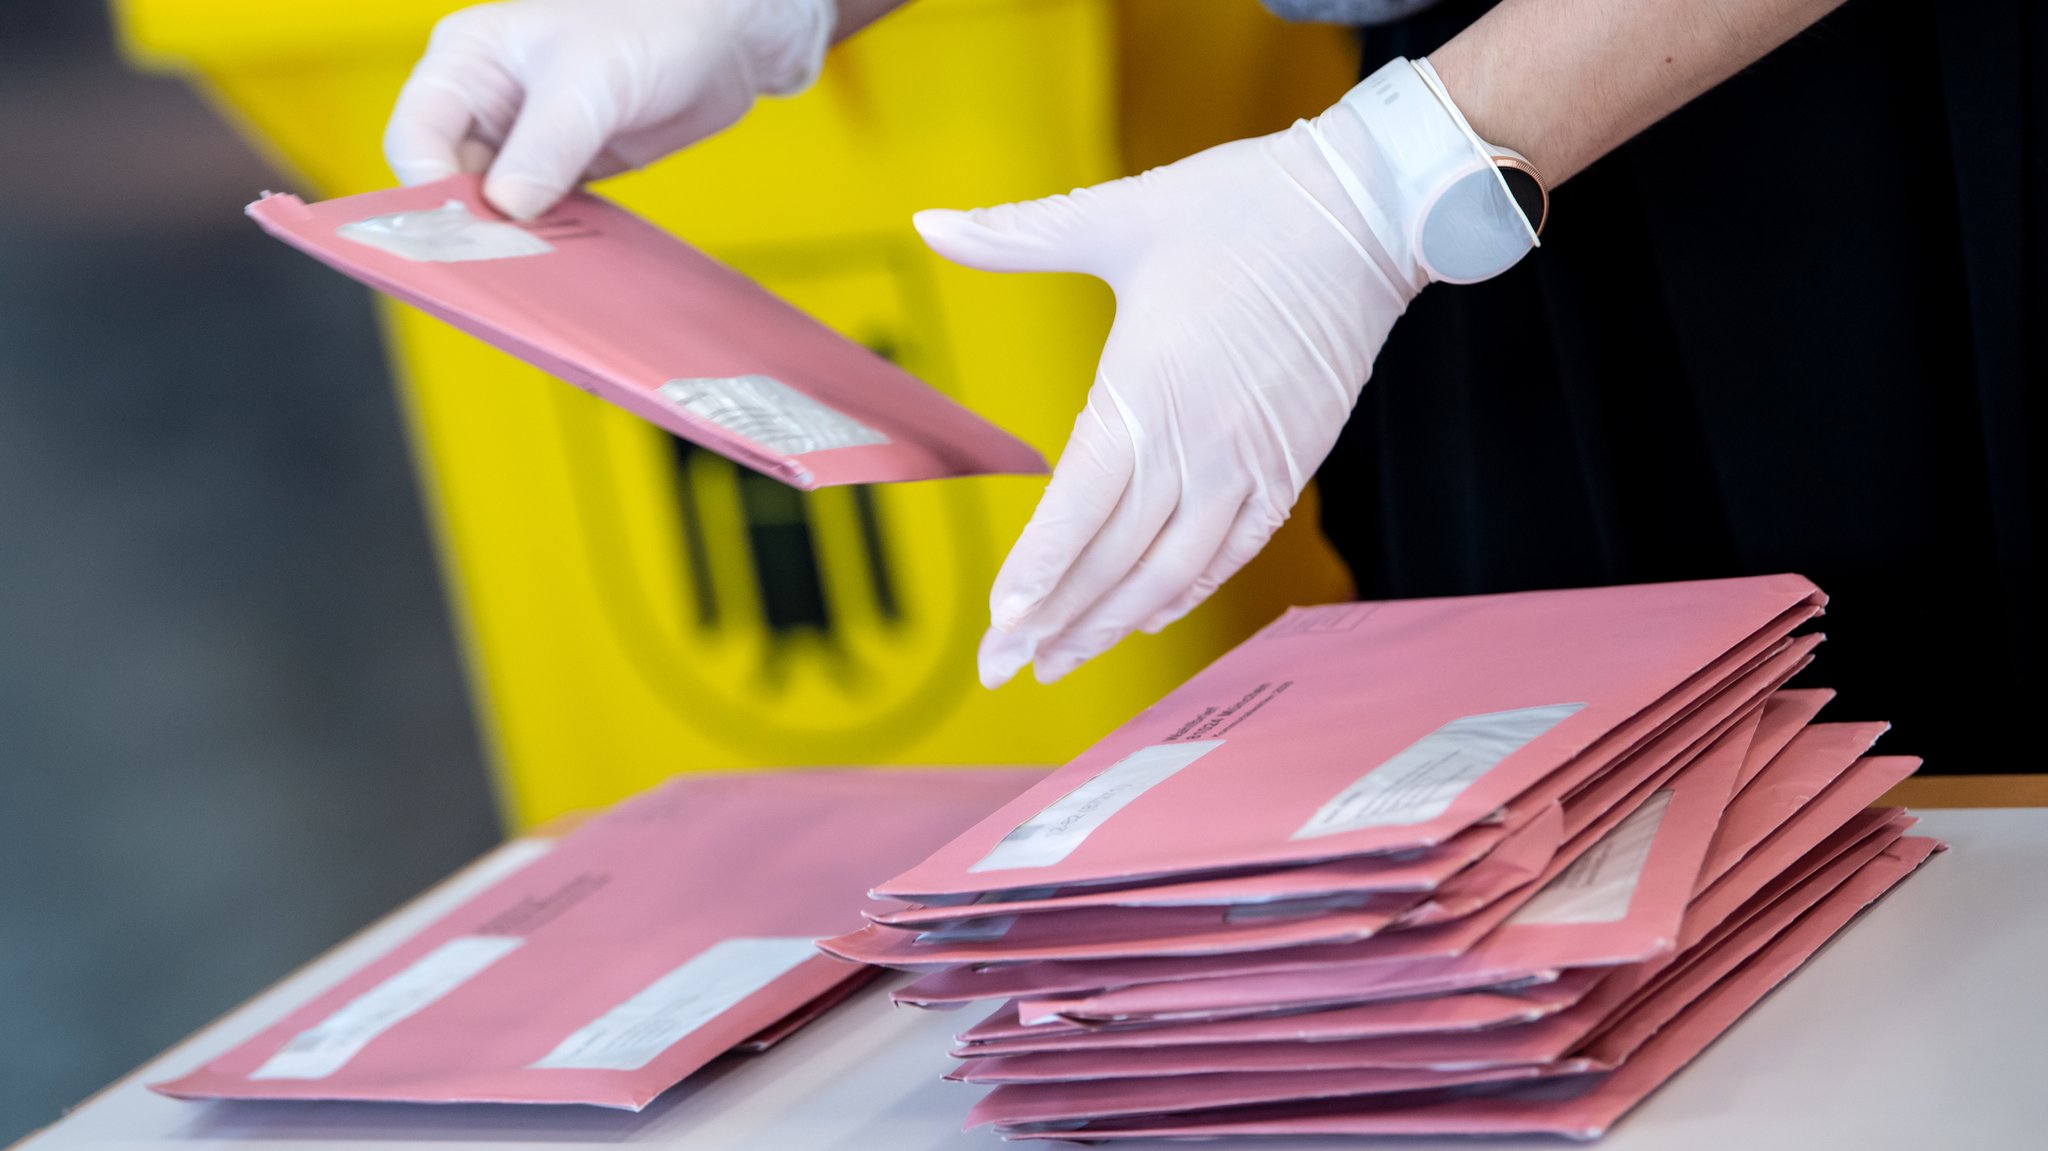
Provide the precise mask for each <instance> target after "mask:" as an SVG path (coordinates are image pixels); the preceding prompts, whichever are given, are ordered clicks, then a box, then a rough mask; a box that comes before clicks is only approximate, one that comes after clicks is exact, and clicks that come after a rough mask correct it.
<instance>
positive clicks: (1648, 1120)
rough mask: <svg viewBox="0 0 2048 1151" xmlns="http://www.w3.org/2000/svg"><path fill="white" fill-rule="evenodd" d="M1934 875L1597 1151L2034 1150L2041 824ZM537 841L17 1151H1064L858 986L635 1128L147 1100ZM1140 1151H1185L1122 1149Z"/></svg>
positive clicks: (1998, 834)
mask: <svg viewBox="0 0 2048 1151" xmlns="http://www.w3.org/2000/svg"><path fill="white" fill-rule="evenodd" d="M1923 814H1924V816H1925V822H1924V823H1922V824H1921V827H1920V829H1919V832H1918V833H1919V834H1927V835H1936V836H1939V837H1941V838H1943V839H1945V840H1947V841H1949V842H1950V843H1951V844H1953V845H1954V847H1955V850H1953V851H1950V852H1947V853H1944V854H1942V855H1938V856H1936V857H1935V858H1934V859H1933V860H1931V861H1930V862H1929V863H1928V864H1927V866H1926V867H1924V868H1923V869H1922V870H1921V871H1920V873H1919V874H1917V875H1915V876H1913V877H1912V878H1910V879H1909V880H1907V881H1906V883H1905V884H1904V885H1903V886H1902V887H1900V888H1899V889H1898V890H1896V891H1894V892H1893V894H1892V895H1891V896H1890V897H1889V898H1888V899H1886V900H1885V901H1884V902H1883V903H1882V904H1880V905H1878V906H1877V907H1876V908H1875V909H1873V910H1872V911H1871V912H1870V913H1869V914H1868V915H1867V916H1865V917H1864V918H1863V919H1862V920H1860V921H1858V922H1857V923H1856V924H1854V925H1853V926H1852V927H1851V928H1850V930H1849V931H1848V932H1847V933H1846V935H1844V936H1843V937H1842V938H1841V939H1839V940H1838V941H1837V942H1836V943H1835V944H1834V945H1832V946H1830V947H1829V948H1828V949H1827V950H1826V951H1824V952H1823V953H1821V954H1820V955H1819V956H1818V957H1816V958H1815V959H1814V961H1813V962H1812V963H1811V964H1810V965H1809V966H1808V967H1807V968H1806V969H1805V970H1803V971H1801V972H1800V973H1799V974H1798V975H1796V976H1795V977H1794V978H1793V979H1792V980H1791V981H1789V982H1788V983H1787V984H1786V985H1785V986H1783V987H1782V988H1780V989H1779V990H1778V992H1777V993H1776V994H1774V995H1772V996H1771V997H1770V998H1769V999H1767V1000H1766V1001H1765V1002H1764V1003H1763V1004H1762V1005H1760V1006H1759V1007H1758V1008H1757V1009H1756V1010H1755V1011H1754V1012H1753V1013H1751V1015H1750V1016H1749V1017H1748V1018H1746V1019H1744V1020H1743V1021H1742V1022H1741V1023H1739V1024H1737V1025H1736V1027H1735V1029H1734V1030H1733V1031H1732V1032H1730V1033H1729V1034H1728V1035H1727V1036H1725V1037H1724V1038H1723V1039H1722V1040H1721V1041H1720V1042H1718V1043H1716V1044H1715V1045H1714V1046H1713V1047H1712V1048H1711V1049H1709V1050H1708V1051H1707V1052H1706V1054H1705V1055H1703V1056H1702V1057H1701V1058H1700V1059H1699V1061H1698V1062H1696V1063H1695V1064H1693V1065H1692V1066H1691V1067H1690V1068H1688V1069H1686V1070H1685V1071H1684V1072H1682V1073H1681V1074H1680V1075H1679V1076H1678V1077H1677V1078H1676V1079H1675V1080H1673V1081H1672V1082H1671V1083H1670V1084H1669V1085H1667V1086H1666V1087H1665V1088H1664V1089H1663V1090H1662V1091H1660V1092H1658V1093H1657V1094H1656V1095H1655V1096H1653V1097H1652V1098H1651V1099H1650V1101H1649V1102H1648V1103H1647V1104H1645V1105H1644V1106H1643V1107H1642V1108H1640V1109H1639V1110H1638V1111H1637V1112H1636V1113H1635V1114H1633V1115H1631V1116H1630V1117H1628V1118H1627V1119H1625V1120H1624V1121H1623V1122H1622V1123H1621V1124H1620V1125H1619V1126H1618V1127H1617V1128H1616V1130H1615V1132H1614V1133H1613V1134H1612V1135H1610V1136H1609V1137H1608V1138H1607V1139H1606V1140H1604V1141H1603V1142H1602V1143H1601V1144H1600V1146H1602V1147H1603V1148H1607V1149H1611V1151H1642V1149H1648V1148H1656V1149H1658V1151H1687V1149H1699V1151H1707V1149H1712V1151H1730V1149H1734V1151H1781V1149H1782V1151H1793V1149H1798V1151H1825V1149H1832V1148H1857V1149H1859V1151H1881V1149H1885V1148H1912V1149H1914V1151H1939V1149H1946V1148H1966V1149H1970V1151H1995V1149H2001V1148H2044V1147H2048V1051H2044V1031H2048V809H2035V808H2027V809H1976V810H1947V811H1931V812H1925V813H1923ZM541 850H545V845H544V844H540V843H535V842H532V841H522V842H515V843H512V844H508V845H507V846H506V847H505V848H502V849H500V851H499V852H497V853H494V854H493V855H491V856H487V857H485V859H484V860H482V861H480V862H479V863H478V864H477V865H475V866H473V867H472V868H470V869H469V870H467V871H465V872H463V873H462V874H460V875H458V876H457V877H456V878H455V879H453V880H451V881H450V882H449V883H447V884H444V885H443V886H442V887H440V888H437V889H436V890H435V891H434V892H432V893H430V894H429V895H428V896H426V897H424V898H422V899H421V900H419V901H417V902H415V903H413V904H412V905H410V906H409V907H407V908H406V909H405V910H404V911H402V912H400V913H399V914H398V915H396V916H393V917H392V918H390V919H388V920H386V921H384V922H383V923H381V924H379V925H378V926H377V927H375V928H373V929H371V930H370V931H368V932H366V933H364V934H363V935H361V936H359V937H357V938H356V939H354V940H352V941H351V942H350V943H348V944H346V945H344V946H343V947H342V948H340V949H338V950H337V951H335V952H333V953H331V954H329V955H328V956H326V957H325V958H323V959H322V960H320V961H319V962H317V963H315V964H314V965H312V966H311V967H308V968H306V969H305V970H303V971H301V972H299V973H298V974H296V975H294V976H293V977H292V978H290V979H288V980H286V981H285V982H283V983H281V984H279V985H278V986H276V987H274V988H272V989H271V990H270V991H269V992H266V993H265V994H264V995H262V996H260V997H258V998H257V999H255V1000H253V1001H251V1002H250V1003H248V1004H247V1005H245V1006H244V1007H243V1008H242V1009H240V1010H239V1011H237V1012H235V1013H234V1014H232V1015H230V1016H228V1017H227V1018H225V1019H223V1020H221V1021H220V1022H218V1023H216V1024H215V1025H213V1026H212V1027H209V1028H207V1029H206V1030H204V1031H202V1032H200V1033H199V1034H198V1035H196V1036H194V1037H193V1038H191V1039H189V1040H187V1041H186V1042H185V1043H183V1044H181V1045H179V1046H178V1047H176V1048H174V1049H172V1050H171V1051H170V1052H168V1053H166V1054H165V1055H163V1056H161V1057H159V1058H158V1059H157V1060H156V1061H154V1062H152V1063H150V1064H149V1065H148V1066H146V1067H144V1068H142V1069H141V1070H140V1071H138V1072H137V1073H136V1074H134V1075H131V1076H129V1077H128V1078H126V1079H123V1080H122V1081H120V1082H119V1083H117V1084H115V1085H114V1086H113V1087H111V1088H109V1089H108V1090H107V1091H105V1092H103V1093H101V1094H100V1095H98V1096H95V1097H94V1098H93V1099H91V1100H89V1101H88V1102H87V1103H85V1104H84V1105H82V1106H81V1107H79V1108H78V1109H77V1110H75V1111H74V1112H72V1113H71V1114H70V1115H69V1116H68V1117H67V1118H65V1119H64V1120H63V1121H61V1122H59V1123H57V1124H55V1125H54V1126H52V1127H49V1128H47V1129H45V1130H44V1131H42V1132H40V1133H38V1134H36V1135H33V1136H31V1137H29V1138H28V1139H27V1140H26V1141H24V1142H23V1143H22V1144H20V1145H19V1149H18V1151H73V1149H79V1148H131V1149H134V1151H145V1149H147V1151H168V1149H178V1151H202V1149H209V1148H220V1149H223V1151H228V1149H233V1151H257V1149H271V1148H274V1149H278V1151H286V1149H289V1151H382V1149H383V1148H388V1147H396V1146H401V1145H433V1146H436V1147H443V1148H448V1149H450V1151H455V1149H457V1148H473V1149H475V1151H501V1149H502V1151H539V1149H540V1148H554V1147H559V1148H614V1147H617V1146H619V1145H622V1144H632V1145H650V1146H653V1145H660V1146H673V1147H677V1148H689V1149H692V1151H695V1149H705V1151H712V1149H742V1148H744V1149H748V1151H754V1149H758V1151H809V1149H821V1151H825V1149H852V1148H859V1149H862V1151H866V1149H870V1148H872V1149H878V1151H880V1149H886V1151H924V1149H941V1148H943V1149H954V1148H984V1149H986V1148H992V1147H998V1146H1023V1147H1030V1146H1043V1147H1059V1146H1063V1145H1062V1144H1007V1145H1006V1144H1003V1143H1002V1141H1001V1140H999V1139H997V1138H995V1137H994V1136H992V1135H990V1134H988V1133H987V1132H986V1131H982V1132H977V1133H974V1134H971V1135H970V1134H962V1133H961V1132H960V1129H959V1127H960V1120H961V1117H962V1116H963V1115H964V1114H965V1113H966V1111H967V1108H968V1106H969V1105H970V1104H971V1103H972V1102H973V1100H974V1098H975V1097H976V1094H977V1092H978V1090H979V1089H978V1088H973V1087H968V1086H965V1085H962V1084H957V1083H945V1082H941V1081H940V1075H941V1074H942V1073H943V1072H945V1071H946V1070H947V1068H948V1067H949V1066H950V1064H951V1061H950V1060H948V1059H947V1057H946V1050H947V1048H948V1046H949V1043H948V1039H949V1037H950V1036H951V1034H952V1033H953V1032H954V1031H956V1030H958V1029H959V1028H961V1027H963V1026H965V1025H966V1024H968V1023H969V1022H971V1021H973V1020H974V1019H977V1018H979V1015H980V1012H979V1009H970V1010H968V1011H966V1012H952V1013H945V1012H923V1011H916V1010H912V1009H908V1008H894V1007H891V1006H890V1004H889V1002H888V999H887V996H886V994H885V993H883V992H880V991H870V992H869V993H867V994H865V995H864V996H862V997H861V998H860V999H858V1000H856V1001H854V1002H851V1003H848V1004H846V1005H845V1006H843V1007H841V1008H840V1009H839V1010H837V1011H835V1012H833V1013H832V1014H831V1015H829V1016H828V1017H826V1018H825V1019H823V1020H821V1021H820V1022H818V1023H817V1024H815V1025H813V1026H812V1027H810V1028H807V1029H806V1030H805V1031H803V1032H802V1033H800V1034H798V1035H796V1036H795V1037H793V1038H792V1039H790V1040H788V1041H787V1042H786V1043H784V1044H783V1045H782V1046H780V1047H778V1048H776V1049H775V1050H774V1051H772V1052H770V1053H768V1054H767V1055H764V1056H760V1057H758V1058H754V1059H749V1060H735V1061H732V1062H730V1063H729V1064H727V1065H724V1066H721V1067H718V1068H714V1069H711V1070H708V1071H706V1072H703V1073H700V1074H699V1075H698V1076H696V1077H694V1078H693V1079H692V1080H690V1081H689V1082H688V1083H686V1084H685V1085H683V1086H682V1087H679V1088H677V1089H676V1090H674V1091H671V1092H669V1093H668V1094H667V1095H665V1096H663V1097H662V1098H661V1099H660V1100H659V1101H657V1102H656V1103H655V1105H654V1106H652V1107H650V1108H649V1109H647V1110H646V1111H644V1112H642V1113H640V1114H638V1115H633V1114H627V1113H623V1112H610V1111H602V1110H598V1109H596V1108H573V1107H572V1108H564V1107H512V1106H506V1107H487V1106H449V1107H412V1106H404V1105H392V1104H337V1103H315V1104H303V1103H191V1102H181V1101H178V1100H172V1099H166V1098H163V1097H160V1096H157V1095H154V1094H152V1093H150V1092H149V1091H147V1090H146V1089H145V1088H144V1087H143V1086H142V1085H143V1083H145V1082H149V1081H154V1080H160V1079H165V1078H170V1077H173V1076H177V1075H181V1074H183V1073H185V1072H186V1071H188V1070H190V1069H192V1068H193V1067H196V1066H197V1065H199V1064H200V1063H203V1062H205V1061H206V1060H208V1059H211V1058H214V1057H215V1056H217V1055H219V1054H220V1053H222V1052H224V1051H226V1050H228V1049H229V1048H231V1047H233V1046H234V1045H235V1044H236V1043H238V1042H240V1041H242V1040H243V1039H245V1038H247V1037H248V1036H250V1035H252V1034H254V1033H256V1032H257V1031H259V1030H261V1029H262V1028H264V1027H265V1026H267V1025H269V1024H270V1023H271V1022H273V1021H275V1020H276V1019H278V1018H280V1017H282V1016H284V1015H285V1014H287V1013H288V1012H290V1011H291V1010H292V1009H293V1008H294V1007H296V1006H297V1005H299V1004H301V1003H303V1002H305V1001H306V1000H308V999H311V998H313V997H314V996H315V995H317V994H319V993H320V991H321V990H323V989H324V988H326V987H329V986H331V985H332V984H334V983H335V982H337V981H339V980H340V979H342V978H344V977H345V976H346V975H347V974H348V973H349V972H351V971H353V970H355V969H357V968H358V967H360V966H362V965H363V964H365V963H367V962H369V961H370V960H371V959H372V958H374V957H375V956H377V955H379V954H381V953H382V952H384V951H385V950H387V949H388V948H390V947H392V946H393V945H395V944H396V943H397V942H398V941H400V940H402V939H403V938H405V937H406V936H407V935H409V934H411V933H412V932H413V931H415V930H417V929H418V928H419V927H421V926H423V925H425V924H426V923H427V922H429V921H431V920H432V919H434V918H435V917H437V916H439V915H440V914H441V913H442V912H443V911H444V910H446V909H447V908H449V907H451V906H453V905H454V904H456V903H458V902H460V901H461V900H462V899H464V898H466V897H467V896H468V895H469V894H471V893H472V892H475V891H477V890H480V889H481V888H483V887H484V886H486V885H488V884H489V883H490V882H491V881H492V880H493V879H494V878H495V877H496V876H498V875H500V874H503V873H504V872H506V871H507V870H509V869H511V868H513V867H516V866H518V865H519V864H520V863H523V862H524V861H525V860H527V859H530V858H531V857H532V855H533V854H534V853H536V852H538V851H541ZM1569 1145H1570V1144H1564V1143H1562V1142H1561V1141H1558V1140H1552V1139H1537V1140H1500V1139H1495V1140H1487V1141H1485V1142H1483V1143H1472V1144H1464V1143H1460V1142H1459V1141H1446V1140H1431V1141H1425V1140H1384V1139H1382V1140H1357V1139H1351V1140H1343V1139H1328V1140H1286V1141H1271V1140H1262V1141H1253V1140H1243V1141H1217V1142H1210V1143H1206V1144H1200V1145H1199V1146H1206V1147H1214V1148H1228V1147H1235V1146H1245V1147H1258V1148H1272V1149H1280V1148H1285V1149H1288V1151H1308V1149H1310V1148H1317V1149H1321V1148H1338V1147H1347V1148H1356V1147H1359V1146H1370V1147H1376V1148H1420V1147H1431V1148H1443V1147H1445V1146H1475V1147H1480V1146H1483V1147H1485V1148H1489V1149H1494V1151H1512V1149H1515V1148H1523V1147H1548V1148H1558V1147H1561V1146H1569ZM1118 1146H1120V1147H1129V1148H1132V1149H1133V1151H1136V1149H1137V1148H1140V1147H1146V1148H1151V1147H1166V1146H1197V1145H1196V1144H1164V1143H1162V1144H1150V1143H1146V1144H1135V1143H1132V1144H1120V1145H1118Z"/></svg>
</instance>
